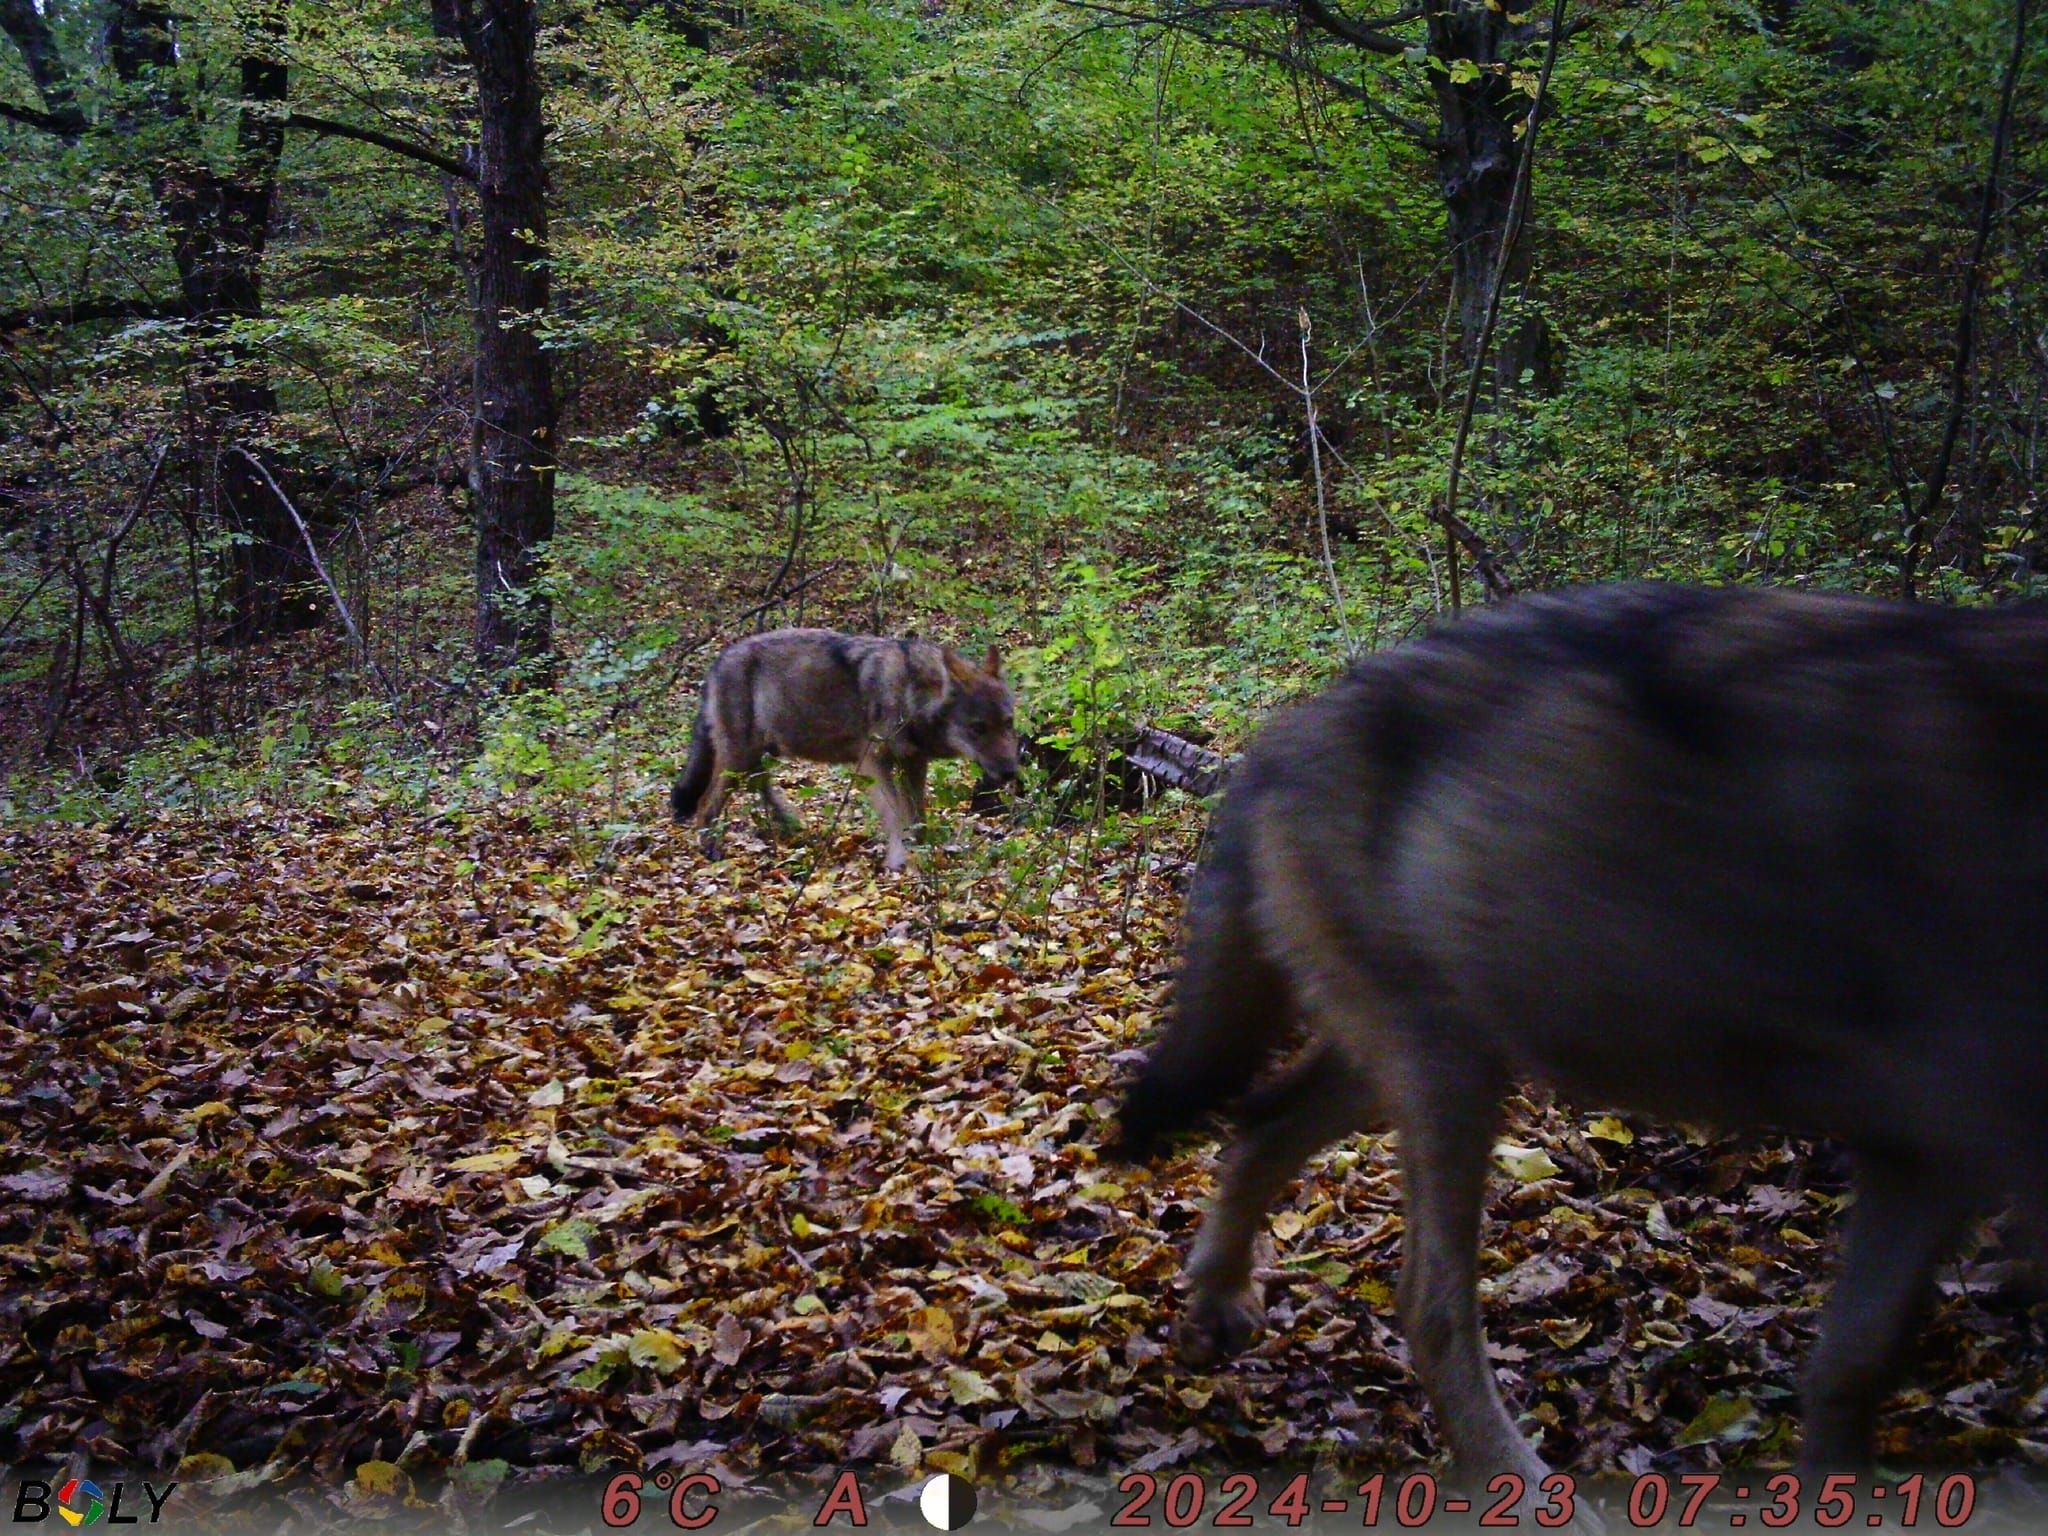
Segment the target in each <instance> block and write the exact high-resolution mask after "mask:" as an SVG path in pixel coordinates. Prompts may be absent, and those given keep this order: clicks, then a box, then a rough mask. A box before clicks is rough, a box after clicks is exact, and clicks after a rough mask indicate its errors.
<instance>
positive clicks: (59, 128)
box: [0, 101, 83, 139]
mask: <svg viewBox="0 0 2048 1536" xmlns="http://www.w3.org/2000/svg"><path fill="white" fill-rule="evenodd" d="M0 118H6V119H8V120H9V121H11V122H16V123H25V124H27V125H28V126H29V127H31V128H40V129H41V130H42V131H43V132H44V133H54V134H56V135H57V137H58V138H60V139H75V138H77V137H78V132H79V130H78V129H77V128H74V127H71V126H70V125H69V123H68V122H67V121H66V120H65V119H64V118H61V117H59V116H58V115H57V114H56V113H54V112H42V111H38V110H37V109H36V108H34V107H17V106H15V105H14V104H13V103H12V102H6V101H0ZM80 122H81V124H82V123H83V119H80Z"/></svg>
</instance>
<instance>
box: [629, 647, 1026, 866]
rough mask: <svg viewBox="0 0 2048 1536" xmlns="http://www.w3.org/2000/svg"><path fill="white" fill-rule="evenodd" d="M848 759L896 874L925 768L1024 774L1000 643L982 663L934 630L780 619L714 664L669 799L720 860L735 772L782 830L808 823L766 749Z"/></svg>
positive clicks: (919, 819) (1001, 780)
mask: <svg viewBox="0 0 2048 1536" xmlns="http://www.w3.org/2000/svg"><path fill="white" fill-rule="evenodd" d="M770 756H774V757H797V758H802V759H804V760H805V761H807V762H814V763H851V764H853V765H854V767H855V769H856V770H857V771H858V772H859V773H860V774H861V776H862V777H863V778H864V779H865V780H866V781H867V788H868V796H869V799H870V800H871V801H872V802H873V804H874V808H875V815H876V818H877V819H878V820H879V821H880V822H881V824H882V835H883V837H884V838H885V839H886V840H887V843H888V853H887V857H886V860H885V864H886V867H887V868H888V869H890V870H892V871H893V870H899V869H901V868H903V866H904V864H905V863H906V862H907V859H908V856H907V855H906V853H905V851H904V846H903V842H904V835H905V833H906V831H915V830H916V829H918V828H919V827H921V826H922V824H923V822H924V814H925V769H926V765H927V764H929V763H930V762H931V760H932V759H933V758H935V757H964V758H967V759H969V760H970V761H972V762H974V763H975V764H977V765H978V766H979V767H980V768H981V770H982V772H983V773H985V774H986V775H987V776H988V779H989V780H990V781H992V782H994V783H996V784H1007V783H1010V782H1012V781H1014V780H1015V779H1016V777H1017V772H1018V765H1017V728H1016V722H1015V709H1014V703H1013V701H1012V699H1011V696H1010V689H1009V685H1008V684H1007V683H1006V682H1005V681H1004V680H1003V659H1002V653H1001V652H1000V651H999V650H998V649H997V648H996V647H995V646H993V645H991V646H990V647H989V648H988V654H987V655H986V656H985V657H983V659H982V662H981V664H980V665H979V666H976V665H974V664H973V663H972V662H968V661H965V660H962V659H961V657H960V655H959V653H958V652H957V651H955V650H954V649H953V648H952V647H951V646H948V645H940V644H938V643H937V642H935V641H931V640H919V639H906V640H892V639H884V638H882V637H880V636H876V635H844V634H840V633H839V632H838V631H836V630H830V629H778V630H772V631H770V632H768V633H767V634H761V635H752V636H749V637H748V638H747V639H745V640H741V641H738V642H736V643H734V644H732V645H729V646H727V647H726V648H725V650H724V651H723V652H721V653H720V654H719V657H718V659H717V660H716V661H715V662H713V663H712V664H711V671H710V673H709V674H708V675H707V676H706V677H705V679H704V691H703V695H702V699H701V702H700V704H699V707H698V710H697V723H696V726H695V728H694V729H693V730H692V731H691V733H690V755H689V759H688V761H687V762H686V763H685V764H684V767H683V771H682V775H681V777H679V778H678V779H677V780H676V782H675V788H674V790H673V791H672V793H671V794H670V796H669V803H670V806H671V808H672V809H673V810H674V812H675V818H676V820H677V821H679V822H684V823H687V824H689V825H691V826H694V827H696V828H697V829H698V831H699V834H700V836H701V838H702V840H703V846H704V851H705V853H706V854H707V855H708V856H709V857H711V858H714V859H715V858H717V857H718V856H719V845H718V836H717V833H716V831H715V830H714V823H715V821H716V819H717V816H718V813H719V811H720V810H721V809H722V808H723V807H724V804H725V797H726V793H727V790H728V787H729V786H730V784H731V781H732V779H733V777H734V776H738V777H741V778H744V779H748V780H750V781H752V782H753V783H754V784H755V785H756V786H757V787H758V788H759V790H760V793H761V798H762V801H763V802H764V803H765V804H766V806H767V807H768V812H769V815H770V817H771V818H772V819H773V820H774V821H775V822H776V823H778V824H779V825H780V826H781V827H782V828H783V829H784V830H792V831H793V830H795V829H796V828H797V827H798V826H799V825H800V823H799V822H798V820H797V815H796V812H795V811H793V810H791V809H790V806H789V802H788V801H787V800H785V799H783V797H782V793H781V791H780V790H778V789H777V788H776V787H775V781H774V780H773V779H772V778H771V777H770V776H769V769H768V764H767V759H768V758H769V757H770Z"/></svg>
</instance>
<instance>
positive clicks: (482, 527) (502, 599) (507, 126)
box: [434, 0, 556, 670]
mask: <svg viewBox="0 0 2048 1536" xmlns="http://www.w3.org/2000/svg"><path fill="white" fill-rule="evenodd" d="M434 9H435V24H436V29H437V30H438V31H440V32H442V34H443V35H444V36H452V37H456V38H459V39H460V40H461V43H462V47H463V52H464V54H465V55H466V56H467V58H468V60H469V64H470V68H471V69H472V70H473V71H474V72H475V75H476V100H477V123H478V130H479V132H478V148H477V153H476V172H477V200H478V217H477V221H476V224H475V226H474V228H475V230H476V234H477V239H476V241H475V243H474V245H473V247H472V253H471V257H470V260H471V263H472V266H473V269H474V272H473V275H474V280H475V288H474V291H475V294H476V316H475V320H476V350H477V360H476V403H475V423H476V431H475V434H474V438H473V441H474V443H475V448H474V453H475V459H476V462H475V464H474V466H473V468H472V474H471V482H472V484H473V486H474V488H475V494H476V587H477V590H476V650H477V660H478V662H479V663H480V664H481V665H483V666H484V667H485V668H487V669H490V670H502V669H504V668H505V667H507V666H510V665H512V664H513V663H515V662H520V661H529V662H540V661H544V660H545V658H546V657H547V655H548V653H549V650H550V647H551V645H552V642H553V614H552V610H551V607H550V604H549V601H548V598H547V596H546V594H545V593H544V592H543V591H541V590H540V575H541V561H542V558H543V555H544V552H545V546H546V544H547V541H548V540H549V539H550V538H552V537H553V536H554V532H555V456H554V443H555V424H556V403H555V387H554V373H553V368H552V366H551V364H550V361H549V358H548V354H547V352H546V351H545V350H544V349H543V348H542V346H541V340H540V337H539V335H538V334H537V332H536V329H535V324H534V322H535V321H536V320H538V319H539V318H541V317H542V316H544V315H545V314H546V313H547V308H548V271H547V266H546V262H547V239H548V204H547V171H546V164H545V160H544V148H545V141H546V135H547V124H546V121H545V118H544V116H543V113H542V92H541V82H540V71H539V66H538V63H537V61H536V59H535V56H534V44H535V39H536V37H537V36H538V33H539V8H538V5H537V3H536V0H435V6H434Z"/></svg>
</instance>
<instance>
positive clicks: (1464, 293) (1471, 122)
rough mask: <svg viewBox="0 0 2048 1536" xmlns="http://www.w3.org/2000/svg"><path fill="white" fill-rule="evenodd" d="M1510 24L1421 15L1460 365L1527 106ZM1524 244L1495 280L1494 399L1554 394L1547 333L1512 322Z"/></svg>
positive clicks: (1463, 8)
mask: <svg viewBox="0 0 2048 1536" xmlns="http://www.w3.org/2000/svg"><path fill="white" fill-rule="evenodd" d="M1519 51H1520V50H1519V47H1518V40H1517V37H1516V35H1515V28H1514V26H1513V24H1511V23H1510V22H1508V20H1507V18H1506V16H1505V14H1504V13H1503V12H1502V11H1500V10H1496V9H1494V8H1492V7H1490V6H1488V5H1487V4H1485V3H1484V0H1476V3H1475V0H1445V3H1443V4H1440V5H1436V6H1433V7H1431V8H1430V11H1429V52H1430V56H1431V57H1432V58H1433V59H1440V60H1442V61H1444V63H1445V64H1446V65H1448V66H1449V68H1448V69H1447V70H1446V71H1444V72H1438V71H1435V70H1432V71H1431V80H1432V84H1433V89H1434V91H1435V94H1436V101H1437V114H1438V121H1439V124H1440V127H1441V134H1440V137H1439V139H1438V141H1437V151H1436V156H1437V181H1438V185H1439V186H1440V187H1441V189H1442V191H1443V199H1444V212H1445V225H1446V235H1447V237H1448V239H1449V241H1450V254H1451V281H1452V291H1453V297H1454V299H1455V301H1456V306H1457V311H1458V329H1459V334H1460V336H1461V337H1462V339H1463V343H1464V353H1463V355H1464V359H1465V362H1466V364H1467V366H1470V364H1471V361H1472V351H1473V348H1474V347H1476V346H1477V345H1478V342H1479V333H1480V329H1481V327H1482V326H1483V325H1484V324H1485V320H1486V307H1487V301H1488V299H1489V298H1490V297H1491V284H1492V282H1493V269H1494V265H1495V263H1497V262H1498V261H1499V260H1500V248H1501V241H1502V239H1503V238H1504V237H1505V235H1506V234H1507V226H1508V207H1509V204H1510V203H1511V202H1512V201H1513V198H1514V188H1515V163H1516V160H1517V158H1518V156H1519V155H1520V152H1521V144H1520V140H1519V139H1517V138H1516V136H1515V129H1516V128H1517V127H1518V126H1519V125H1520V123H1521V122H1522V120H1523V118H1524V117H1525V116H1526V115H1527V113H1528V110H1529V99H1528V97H1526V96H1525V95H1523V94H1522V92H1521V91H1520V90H1518V89H1516V88H1515V86H1514V84H1513V82H1512V80H1511V78H1510V71H1509V70H1508V69H1506V68H1503V67H1501V66H1504V65H1505V64H1507V63H1508V62H1509V61H1510V60H1512V59H1513V58H1514V57H1515V55H1516V54H1517V53H1518V52H1519ZM1467 61H1469V62H1470V64H1472V65H1473V66H1475V67H1476V68H1477V70H1478V74H1477V76H1476V78H1467V79H1459V78H1457V77H1458V75H1459V74H1461V73H1464V74H1469V73H1470V72H1469V71H1461V70H1459V68H1458V66H1459V64H1461V63H1464V62H1467ZM1527 249H1528V247H1527V245H1526V243H1525V244H1522V245H1520V246H1519V247H1518V248H1517V249H1516V250H1515V251H1514V252H1513V253H1512V254H1511V256H1510V259H1509V263H1508V269H1507V272H1506V274H1505V276H1504V277H1503V279H1502V280H1503V282H1505V284H1506V285H1507V290H1508V291H1507V292H1506V293H1505V294H1503V295H1502V312H1501V318H1500V321H1499V323H1498V325H1497V327H1496V329H1495V334H1494V355H1493V379H1494V389H1495V395H1496V397H1498V396H1499V395H1500V394H1502V393H1507V392H1512V391H1515V390H1517V389H1520V388H1522V387H1524V379H1523V376H1524V374H1527V375H1528V379H1527V386H1528V387H1532V388H1535V389H1538V390H1544V389H1548V388H1550V387H1552V386H1553V385H1554V384H1555V380H1554V378H1553V377H1552V365H1551V343H1550V334H1549V327H1548V326H1547V325H1545V323H1544V321H1543V317H1542V315H1541V314H1539V313H1536V312H1535V311H1533V310H1530V311H1524V312H1522V313H1517V312H1516V308H1515V303H1514V300H1515V295H1516V293H1517V291H1518V290H1520V289H1522V288H1523V287H1524V285H1525V284H1526V283H1527V281H1528V274H1529V258H1528V255H1527Z"/></svg>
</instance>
